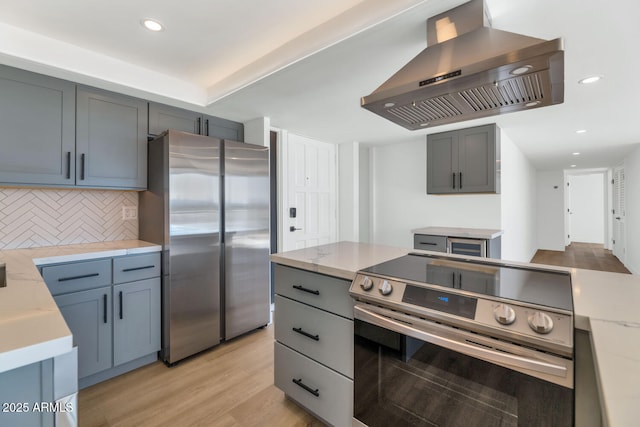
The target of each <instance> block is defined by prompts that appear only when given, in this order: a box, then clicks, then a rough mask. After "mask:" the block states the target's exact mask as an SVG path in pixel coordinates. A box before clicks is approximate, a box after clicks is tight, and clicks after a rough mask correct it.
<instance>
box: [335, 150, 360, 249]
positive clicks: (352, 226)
mask: <svg viewBox="0 0 640 427" xmlns="http://www.w3.org/2000/svg"><path fill="white" fill-rule="evenodd" d="M359 151H360V147H359V144H358V143H357V142H352V143H346V144H340V145H338V240H349V241H355V242H357V241H358V240H359V231H360V227H359V224H358V218H359V207H360V199H359V191H360V189H359V186H358V182H359V177H360V173H359V163H360V162H359Z"/></svg>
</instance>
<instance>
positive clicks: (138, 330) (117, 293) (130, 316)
mask: <svg viewBox="0 0 640 427" xmlns="http://www.w3.org/2000/svg"><path fill="white" fill-rule="evenodd" d="M113 298H114V306H113V316H114V325H113V364H114V366H117V365H120V364H122V363H126V362H129V361H131V360H135V359H137V358H139V357H142V356H146V355H148V354H151V353H154V352H156V351H158V350H160V278H159V277H156V278H153V279H147V280H140V281H137V282H131V283H126V284H124V285H115V286H114V287H113Z"/></svg>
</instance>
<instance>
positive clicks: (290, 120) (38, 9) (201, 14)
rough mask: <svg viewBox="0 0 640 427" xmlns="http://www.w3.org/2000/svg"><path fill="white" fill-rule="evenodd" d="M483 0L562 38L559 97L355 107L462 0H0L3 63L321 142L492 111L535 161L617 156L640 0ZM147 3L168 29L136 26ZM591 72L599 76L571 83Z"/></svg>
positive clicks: (398, 138) (624, 136)
mask: <svg viewBox="0 0 640 427" xmlns="http://www.w3.org/2000/svg"><path fill="white" fill-rule="evenodd" d="M485 1H486V4H487V6H488V8H489V11H490V13H491V16H492V18H493V27H494V28H498V29H502V30H507V31H512V32H516V33H521V34H525V35H529V36H533V37H538V38H544V39H552V38H556V37H562V38H563V39H564V43H565V102H564V103H563V104H561V105H556V106H552V107H547V108H540V109H535V110H532V111H526V112H519V113H512V114H506V115H502V116H495V117H491V118H487V119H480V120H474V121H470V122H466V123H458V124H454V125H446V126H439V127H436V128H433V129H429V130H421V131H413V132H411V131H408V130H406V129H404V128H401V127H400V126H398V125H395V124H393V123H391V122H388V121H386V120H385V119H383V118H381V117H379V116H377V115H374V114H373V113H370V112H368V111H366V110H363V109H362V108H360V106H359V104H360V97H361V96H363V95H368V94H369V93H371V92H372V91H373V90H374V89H375V88H376V87H378V86H379V85H380V84H382V83H383V82H384V81H385V80H386V79H387V78H388V77H390V76H391V74H393V73H394V72H395V71H397V70H398V69H399V68H400V67H401V66H402V65H404V64H405V63H406V62H407V61H408V60H409V59H411V58H412V57H413V56H415V55H416V54H417V53H418V52H420V51H421V50H422V49H424V48H425V47H426V20H427V18H428V17H430V16H432V15H434V14H437V13H440V12H443V11H445V10H447V9H450V8H451V7H454V6H457V5H459V4H461V3H463V2H464V0H394V1H392V2H390V1H388V0H305V1H304V2H301V1H299V0H270V1H268V2H265V1H260V0H254V1H251V2H249V1H244V2H238V1H235V0H208V1H205V0H182V1H180V2H175V1H158V0H155V1H154V0H136V1H125V0H111V1H109V2H104V1H98V0H56V1H50V0H29V1H24V0H22V1H18V0H0V10H1V11H2V13H0V63H5V64H8V65H14V66H19V67H23V68H27V69H30V70H33V71H39V72H44V73H47V74H51V75H54V76H58V77H62V78H70V79H74V80H76V81H80V82H82V83H86V84H92V85H95V86H100V87H105V88H107V89H113V90H120V91H124V92H127V93H131V94H133V95H137V96H145V97H147V98H149V99H155V100H158V101H162V102H166V103H171V104H174V105H177V106H181V107H188V108H193V109H198V110H201V111H206V112H209V113H211V114H214V115H219V116H221V117H225V118H229V119H234V120H239V121H246V120H250V119H253V118H256V117H269V118H270V119H271V124H272V125H273V126H275V127H279V128H283V129H287V130H289V131H291V132H294V133H299V134H302V135H305V136H309V137H313V138H317V139H320V140H325V141H327V142H335V143H344V142H350V141H359V142H360V143H362V144H371V145H375V144H390V143H396V142H408V141H416V143H421V142H423V141H424V140H425V138H424V135H426V134H427V133H433V132H440V131H445V130H449V129H454V128H460V127H466V126H471V125H476V124H482V123H489V122H496V123H498V125H499V126H500V127H501V128H502V129H503V130H504V131H505V133H506V134H507V135H508V136H509V137H510V138H511V139H512V140H513V141H514V142H515V143H516V144H517V145H518V146H519V147H520V148H521V149H522V150H523V152H524V153H525V154H526V155H527V157H529V158H530V159H531V160H532V161H533V163H534V165H535V166H536V167H537V168H538V169H546V170H550V169H564V168H569V167H570V165H571V164H575V165H576V167H577V168H595V167H608V166H614V165H616V164H619V163H620V162H621V161H622V159H623V158H624V156H625V155H626V154H627V153H628V152H630V151H631V150H632V149H633V148H634V146H635V145H637V144H639V143H640V130H638V129H639V127H637V126H635V120H638V116H639V113H640V109H638V107H636V106H635V105H634V104H633V102H634V101H635V100H637V99H640V85H635V84H633V82H634V77H635V71H636V70H638V69H640V55H638V54H637V47H636V44H637V41H638V40H640V26H638V25H636V22H635V20H636V19H637V17H638V16H640V2H638V1H637V0H618V1H616V2H614V3H606V2H596V1H592V0H589V1H579V0H562V1H557V0H517V1H515V0H485ZM613 6H615V7H613ZM146 17H152V18H156V19H158V20H159V21H161V22H162V23H163V24H164V25H165V30H164V31H162V32H160V33H150V32H148V31H146V30H145V29H143V28H142V26H141V25H140V20H141V19H142V18H146ZM594 74H597V75H601V76H603V79H602V80H601V81H600V82H598V83H596V84H594V85H591V86H585V85H579V84H578V83H577V82H578V80H579V79H581V78H583V77H585V76H588V75H594ZM578 129H586V130H587V132H586V133H584V134H576V133H575V131H576V130H578ZM573 152H580V153H581V154H580V155H579V156H573V155H572V154H571V153H573Z"/></svg>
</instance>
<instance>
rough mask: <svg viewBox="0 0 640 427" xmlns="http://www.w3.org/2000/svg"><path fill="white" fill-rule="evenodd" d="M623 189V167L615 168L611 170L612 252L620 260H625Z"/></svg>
mask: <svg viewBox="0 0 640 427" xmlns="http://www.w3.org/2000/svg"><path fill="white" fill-rule="evenodd" d="M624 217H625V191H624V169H623V168H616V169H615V170H614V171H613V254H614V255H615V256H616V257H618V259H619V260H620V261H622V262H623V263H624V261H625V258H624V256H625V252H626V251H625V238H624V233H625V230H624V222H625V221H624Z"/></svg>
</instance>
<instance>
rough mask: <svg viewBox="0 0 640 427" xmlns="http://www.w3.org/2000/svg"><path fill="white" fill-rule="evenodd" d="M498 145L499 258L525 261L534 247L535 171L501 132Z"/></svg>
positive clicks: (535, 238) (536, 246)
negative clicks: (499, 155)
mask: <svg viewBox="0 0 640 427" xmlns="http://www.w3.org/2000/svg"><path fill="white" fill-rule="evenodd" d="M501 144H502V147H501V167H502V194H501V198H502V203H501V206H500V208H501V217H502V222H501V224H500V225H499V226H498V227H496V228H502V229H503V230H504V234H503V235H502V258H503V259H507V260H512V261H522V262H528V261H530V260H531V258H533V255H534V254H535V253H536V250H537V248H538V242H537V221H536V213H537V209H536V205H537V203H536V198H537V192H536V170H535V169H534V168H533V166H532V165H531V162H529V160H528V159H527V158H526V157H525V156H524V154H523V153H522V151H520V149H519V148H518V147H517V146H516V145H515V144H514V143H513V141H511V139H510V138H509V137H508V136H507V135H506V134H505V132H504V131H503V132H502V133H501Z"/></svg>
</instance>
